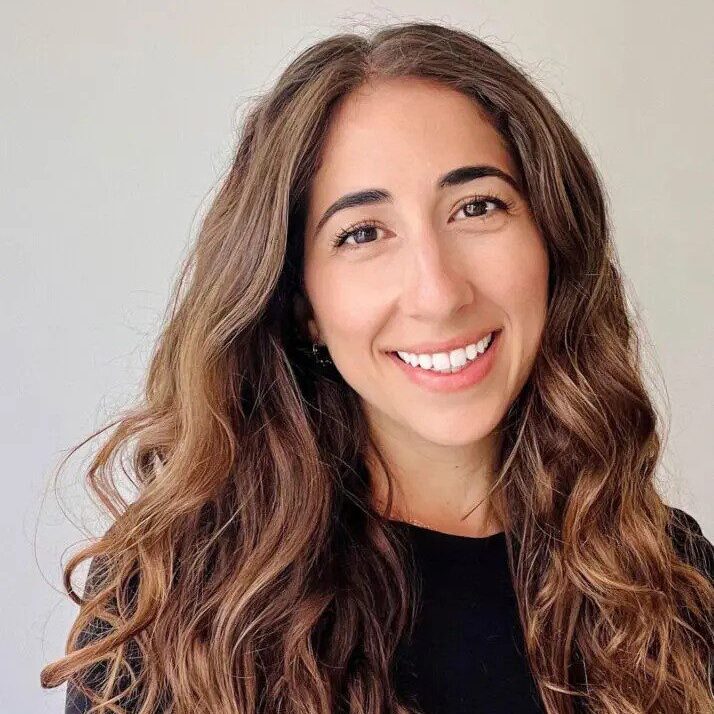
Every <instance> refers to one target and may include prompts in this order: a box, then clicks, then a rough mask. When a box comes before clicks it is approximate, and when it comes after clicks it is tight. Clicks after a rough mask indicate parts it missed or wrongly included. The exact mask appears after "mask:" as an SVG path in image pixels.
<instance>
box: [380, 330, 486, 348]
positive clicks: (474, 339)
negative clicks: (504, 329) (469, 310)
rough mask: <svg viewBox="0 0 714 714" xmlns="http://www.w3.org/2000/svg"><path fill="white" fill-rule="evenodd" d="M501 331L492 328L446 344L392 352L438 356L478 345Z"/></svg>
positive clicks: (420, 344)
mask: <svg viewBox="0 0 714 714" xmlns="http://www.w3.org/2000/svg"><path fill="white" fill-rule="evenodd" d="M499 331H500V330H499V328H497V327H491V328H489V329H487V330H482V331H481V332H477V333H471V334H469V335H465V336H463V337H454V338H453V339H451V340H446V342H420V343H419V344H417V345H412V346H411V347H400V348H399V349H398V350H391V351H392V352H411V353H412V354H436V353H437V352H448V351H450V350H455V349H456V348H457V347H465V346H466V345H470V344H476V343H478V342H480V341H481V340H482V339H483V338H484V337H486V335H489V334H490V333H491V332H493V333H494V334H495V333H496V332H499Z"/></svg>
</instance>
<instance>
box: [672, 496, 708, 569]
mask: <svg viewBox="0 0 714 714" xmlns="http://www.w3.org/2000/svg"><path fill="white" fill-rule="evenodd" d="M668 508H669V515H670V518H669V522H668V524H667V532H668V534H669V536H670V538H671V539H672V544H673V545H674V549H675V551H676V552H677V555H678V556H679V558H680V559H681V560H683V561H684V562H686V563H688V564H690V565H693V566H694V567H695V568H697V569H698V570H699V571H700V572H701V573H702V574H703V575H706V576H707V577H708V578H709V580H711V581H712V583H714V545H712V543H711V542H710V541H709V539H708V538H707V537H706V536H705V535H704V533H703V532H702V528H701V526H700V525H699V523H698V522H697V520H696V519H695V518H694V516H692V515H691V514H689V513H687V512H686V511H684V510H682V509H681V508H675V507H674V506H668Z"/></svg>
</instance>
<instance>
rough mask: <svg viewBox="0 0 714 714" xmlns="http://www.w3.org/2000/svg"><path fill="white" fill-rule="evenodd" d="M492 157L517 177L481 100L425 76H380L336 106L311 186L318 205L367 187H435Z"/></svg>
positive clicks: (490, 161)
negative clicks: (455, 171)
mask: <svg viewBox="0 0 714 714" xmlns="http://www.w3.org/2000/svg"><path fill="white" fill-rule="evenodd" d="M469 163H471V164H480V163H487V164H492V165H494V166H498V167H499V168H501V169H503V170H504V171H506V172H508V173H510V174H511V175H512V176H515V166H514V165H513V160H512V158H511V156H510V154H509V152H508V150H507V148H506V146H505V144H504V141H503V138H502V137H501V136H500V134H499V133H498V132H497V131H496V130H495V129H494V128H493V127H492V126H491V124H490V123H489V122H488V120H487V119H486V118H485V116H484V114H483V110H482V109H481V108H480V107H479V105H478V104H477V103H476V101H475V100H473V99H471V98H470V97H468V96H466V95H464V94H462V93H461V92H457V91H455V90H453V89H450V88H449V87H446V86H444V85H441V84H438V83H436V82H433V81H430V80H424V79H421V78H399V79H388V80H380V81H379V82H378V83H376V84H370V85H363V86H362V87H360V88H359V89H357V90H355V91H354V92H352V93H350V94H348V95H347V96H345V97H343V99H342V100H341V101H340V103H339V104H338V105H337V106H336V108H335V109H334V111H333V114H332V117H331V120H330V123H329V126H328V130H327V132H326V135H325V138H324V140H323V145H322V148H321V152H320V163H319V167H318V170H317V172H316V173H315V175H314V177H313V180H312V184H311V191H310V206H311V209H312V210H320V208H321V207H324V206H325V205H326V204H327V203H328V202H329V201H331V200H333V199H334V198H335V197H337V196H339V195H341V194H342V193H345V192H347V191H350V190H357V189H360V188H364V187H366V186H383V187H384V188H391V189H394V190H395V192H396V193H398V192H399V188H400V187H401V188H402V189H404V190H407V189H411V188H413V189H415V190H418V189H422V188H423V189H425V190H433V188H434V182H435V181H436V178H437V177H438V176H441V175H442V174H444V173H446V172H447V171H449V170H451V169H453V168H455V167H457V166H462V165H465V164H469Z"/></svg>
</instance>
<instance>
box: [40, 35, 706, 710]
mask: <svg viewBox="0 0 714 714" xmlns="http://www.w3.org/2000/svg"><path fill="white" fill-rule="evenodd" d="M394 77H419V78H427V79H430V80H433V81H435V82H439V83H441V84H442V85H445V86H447V87H450V88H452V89H454V90H456V91H459V92H462V93H464V94H465V95H467V96H468V97H471V98H472V99H473V100H475V101H476V102H477V103H478V105H479V106H480V107H481V108H482V109H483V110H484V112H485V113H486V115H487V116H488V117H489V119H490V121H492V123H493V126H494V127H495V128H496V129H497V130H498V131H499V132H500V134H501V136H502V137H503V139H504V140H505V141H506V143H507V145H508V147H509V150H510V151H511V153H512V156H513V158H514V160H515V162H516V165H517V166H518V168H519V171H520V172H521V177H522V182H523V186H524V188H525V191H526V196H527V200H528V203H529V206H530V209H531V211H532V214H533V217H534V220H535V222H536V224H537V226H538V228H539V229H540V231H541V233H542V235H543V237H544V239H545V241H546V245H547V250H548V256H549V265H550V274H549V282H548V311H547V317H546V325H545V327H544V332H543V335H542V344H541V346H540V350H539V353H538V355H537V358H536V360H535V362H534V366H533V369H532V373H531V375H530V376H529V379H528V381H527V383H526V384H525V386H524V387H523V389H522V391H521V392H520V393H519V394H518V396H517V398H516V399H515V400H514V401H513V403H512V404H511V405H510V406H509V409H508V413H507V414H505V415H504V417H503V420H502V423H501V424H500V426H499V429H500V430H501V432H502V436H503V438H502V439H501V443H500V446H499V449H500V451H499V455H498V463H497V466H498V471H497V475H496V476H497V477H496V479H495V481H494V483H493V489H492V491H491V494H490V495H491V500H492V503H493V508H494V509H495V511H496V512H497V513H498V515H499V518H500V521H501V523H503V524H504V526H505V531H506V536H507V551H508V559H509V568H510V570H511V574H512V579H513V585H514V589H515V592H516V595H517V599H518V606H519V613H520V618H521V625H522V628H523V633H524V637H525V644H526V653H525V654H526V655H527V658H528V661H529V664H530V667H531V670H532V673H533V675H534V677H535V680H536V682H537V686H538V688H539V692H540V695H541V697H542V701H543V703H544V706H545V709H546V711H547V712H548V714H567V713H571V712H573V711H574V707H575V706H576V705H577V706H580V705H582V706H583V707H586V710H587V711H589V712H598V713H601V712H602V713H605V712H607V713H608V714H640V713H644V712H648V713H649V714H655V713H661V714H665V713H667V714H672V713H673V712H692V713H693V712H704V711H708V710H709V706H710V705H711V703H712V698H711V690H710V685H709V676H710V674H709V670H708V664H709V660H708V657H709V643H710V642H711V639H712V624H711V620H710V619H709V615H708V613H710V612H711V610H712V604H713V603H714V597H713V595H714V593H713V588H712V585H711V583H710V582H709V581H708V579H707V578H706V577H705V576H704V575H703V574H701V573H700V572H699V571H698V569H697V568H695V567H694V566H693V565H692V564H691V563H687V562H686V561H685V560H684V559H680V558H679V557H678V555H677V552H676V550H675V548H674V547H673V544H672V541H671V539H670V537H669V530H668V527H669V518H670V516H669V510H668V506H667V505H666V504H665V503H664V501H663V499H662V498H661V497H660V496H659V495H658V493H657V491H656V487H655V486H656V484H655V481H654V474H655V467H656V465H657V463H658V461H659V459H660V452H661V450H662V446H661V437H660V435H659V433H658V432H659V422H660V421H661V420H660V417H659V416H658V414H657V411H656V409H655V407H654V406H653V403H652V402H651V400H650V398H649V396H648V394H647V391H646V388H645V386H644V382H643V376H642V366H641V354H640V352H641V347H640V343H641V338H640V337H638V335H637V332H636V330H635V320H634V318H633V316H632V315H631V314H630V313H631V310H630V308H629V307H628V305H627V302H626V296H625V291H624V288H623V280H622V277H621V269H620V268H619V267H618V260H617V256H616V253H615V250H614V247H613V243H612V239H611V229H610V226H609V218H608V214H607V206H606V202H605V198H604V191H603V188H602V183H601V180H600V178H599V176H598V173H597V171H596V168H595V166H594V164H593V161H592V160H591V158H590V157H589V155H588V153H587V151H586V150H585V148H584V147H583V145H582V143H581V142H580V141H579V140H578V139H577V138H576V136H575V135H574V133H573V131H572V130H571V129H570V128H569V127H568V126H567V124H566V123H565V121H564V120H563V119H562V118H561V117H560V116H559V115H558V113H557V111H556V110H555V109H554V107H553V106H552V105H551V103H550V102H549V101H548V100H547V99H546V97H545V96H544V94H543V93H542V92H541V91H540V90H539V89H538V88H537V87H536V86H535V85H534V83H533V81H532V80H531V79H529V77H528V76H527V73H526V72H525V71H524V70H523V69H521V68H519V67H518V66H517V65H516V64H514V63H513V62H512V61H510V60H507V59H506V58H504V56H502V55H501V54H500V53H499V52H497V51H496V50H494V49H493V48H492V47H490V46H489V45H488V44H486V43H484V42H483V41H481V40H480V39H477V38H476V37H474V36H472V35H470V34H468V33H466V32H464V31H461V30H458V29H455V28H451V27H448V26H445V25H443V24H437V23H430V22H418V23H400V24H394V25H389V26H383V27H380V28H376V29H373V30H372V31H371V32H370V33H369V34H368V35H365V36H363V35H359V34H352V33H344V34H337V35H335V36H332V37H329V38H327V39H325V40H322V41H320V42H317V43H316V44H314V45H312V46H311V47H309V48H308V49H306V50H305V51H303V52H301V53H300V54H299V55H298V56H297V57H296V58H295V59H294V61H292V62H291V63H290V64H289V66H288V67H287V68H286V69H285V71H284V72H283V73H282V74H281V76H280V77H279V79H278V80H277V82H276V83H275V85H274V87H273V88H272V89H270V90H269V91H268V92H266V93H265V94H264V95H262V96H260V97H258V98H255V99H254V101H253V102H252V103H251V106H250V107H249V108H248V110H247V111H246V114H245V121H244V122H243V123H242V126H241V129H240V137H239V141H238V145H237V150H236V152H235V156H234V160H233V161H232V165H231V167H230V169H229V171H228V172H227V175H226V176H225V177H223V178H222V180H221V183H220V186H219V190H218V191H217V193H216V196H215V198H214V200H213V202H212V203H211V206H210V208H209V210H208V212H207V213H206V215H205V218H204V219H203V221H202V223H201V226H200V231H199V234H198V236H197V240H196V242H195V244H193V245H192V247H191V251H190V254H189V255H188V257H187V259H186V261H185V264H184V265H183V268H182V272H181V275H180V279H179V281H178V282H177V284H176V286H175V288H174V291H173V293H172V296H171V304H170V306H169V307H170V309H169V310H168V313H167V316H166V319H165V321H164V325H163V329H162V331H161V334H160V337H159V340H158V342H157V343H156V346H155V350H154V352H153V354H152V359H151V363H150V366H149V369H148V373H147V379H146V383H145V390H144V391H143V393H142V397H141V400H140V401H141V403H140V404H138V405H135V406H132V407H131V408H130V409H127V410H124V411H123V412H122V414H121V416H120V417H119V418H118V419H116V420H114V421H112V422H111V423H110V424H108V425H107V426H105V427H103V428H102V429H100V430H98V431H96V432H94V434H92V435H91V436H90V437H88V439H86V440H84V441H83V442H82V443H80V444H79V445H78V446H76V447H75V449H74V450H76V449H78V448H80V447H81V446H82V445H83V444H85V443H87V441H89V439H92V438H94V437H96V436H98V435H99V434H102V433H104V432H105V431H107V430H111V432H110V436H109V438H108V439H107V440H106V441H105V442H104V443H103V446H102V447H101V448H100V449H99V450H98V452H97V454H96V456H95V457H94V458H93V460H92V462H91V465H90V467H89V469H88V472H87V475H86V478H87V482H88V486H89V488H91V491H92V492H93V493H94V494H96V495H97V496H98V498H99V499H100V501H101V503H102V504H103V506H104V507H105V508H106V509H107V510H108V512H109V514H111V519H112V524H111V526H110V527H109V528H108V529H107V531H106V532H105V533H104V534H103V535H102V536H101V537H99V538H97V539H95V540H94V541H91V542H90V544H89V545H86V546H85V547H83V549H82V550H81V551H80V552H78V553H77V554H76V555H74V556H73V557H72V558H71V559H69V561H68V562H67V564H66V566H65V568H64V586H65V588H66V590H67V593H68V595H69V597H70V598H71V599H72V600H73V601H74V602H75V603H77V604H79V605H80V606H81V607H80V610H79V615H78V617H77V619H76V621H75V622H74V624H73V626H72V628H71V631H70V633H69V636H68V641H67V648H66V655H65V656H64V657H62V658H61V659H59V660H58V661H55V662H53V663H51V664H48V665H47V666H45V667H44V668H43V670H42V673H41V682H42V685H43V686H44V687H55V686H58V685H60V684H62V683H63V682H65V681H68V680H69V681H71V682H73V683H74V684H75V685H76V686H77V687H78V688H81V689H82V690H83V691H85V693H86V694H87V695H88V696H90V697H91V699H92V702H93V703H95V704H96V705H97V708H96V711H98V712H99V711H112V712H124V711H126V710H128V709H129V704H130V703H131V706H132V707H133V709H131V711H136V712H140V713H141V714H148V713H149V712H156V711H163V712H171V713H178V712H181V713H184V712H191V713H192V714H194V713H204V712H205V713H208V712H210V713H211V714H219V713H221V712H224V713H226V714H229V713H230V714H235V712H241V713H242V714H250V713H252V712H268V713H270V714H308V713H309V714H328V713H329V714H333V713H335V712H349V713H350V714H352V713H355V714H356V713H359V714H378V713H380V712H397V713H399V714H406V713H407V712H413V711H417V710H416V709H413V708H409V707H408V706H406V704H405V703H403V702H402V701H400V698H399V695H398V693H396V692H395V691H394V685H393V683H392V674H393V660H394V655H395V652H396V648H397V645H398V643H399V641H400V639H401V638H402V637H404V636H407V635H408V634H409V633H410V631H411V629H410V628H411V624H412V623H413V621H414V620H413V615H414V608H415V606H416V603H417V597H418V595H417V594H416V588H415V587H414V586H413V585H414V581H413V578H412V575H413V573H412V571H411V568H412V566H413V561H411V560H410V558H409V557H408V549H407V548H406V547H405V542H404V541H403V540H402V539H400V537H399V535H398V534H397V533H396V529H393V528H392V527H390V520H389V519H388V518H387V517H385V513H384V512H382V511H381V510H379V509H377V508H376V507H375V506H374V505H373V504H372V502H371V499H370V471H369V469H368V468H367V454H368V453H369V449H370V446H371V447H372V448H375V446H374V444H373V443H372V439H371V437H370V434H369V433H368V432H367V430H366V429H365V426H364V425H365V423H366V420H365V418H364V413H363V411H362V406H361V402H360V400H359V398H358V395H357V394H356V393H355V392H354V390H352V389H351V388H350V387H349V385H348V384H347V383H346V382H345V381H344V379H343V378H342V377H341V376H340V374H339V373H337V372H336V370H335V369H334V366H333V367H330V366H328V367H321V366H320V365H318V364H316V363H315V362H314V361H313V360H312V358H311V356H310V354H309V352H307V351H306V348H307V347H309V343H308V342H307V333H306V332H305V326H304V324H303V320H302V319H301V313H300V312H299V311H297V310H296V309H295V305H296V299H298V298H296V296H300V295H302V287H303V286H302V280H301V277H302V259H303V225H304V219H305V207H306V195H307V192H308V190H309V187H310V181H311V176H312V175H313V174H314V171H315V169H316V166H317V164H318V161H319V157H320V150H321V140H322V139H323V137H324V136H325V134H326V127H327V125H328V122H329V121H330V117H331V113H332V109H333V108H334V106H335V104H336V102H338V101H339V100H340V99H341V98H342V97H344V96H345V95H347V94H348V93H349V92H351V91H353V90H355V89H357V88H358V87H360V85H362V84H363V83H365V82H370V81H373V80H379V79H380V78H394ZM74 450H73V451H74ZM73 451H72V452H70V455H71V453H73ZM383 463H384V462H383ZM118 464H119V465H118ZM120 470H121V471H123V472H124V474H126V475H128V477H129V478H130V480H131V482H132V483H133V484H134V485H135V486H136V488H137V497H136V499H135V500H133V501H131V502H129V501H127V499H125V498H124V497H123V496H122V494H121V489H120V487H119V486H120V485H119V484H118V483H117V481H116V476H117V474H118V472H119V471H120ZM387 475H388V476H389V472H388V471H387ZM390 483H391V477H390ZM390 493H391V491H390ZM390 500H391V496H390ZM389 507H390V504H388V506H387V511H388V509H389ZM90 559H91V568H90V576H89V579H88V580H87V585H86V587H85V589H84V593H83V595H81V596H80V595H79V594H78V593H77V592H76V591H75V589H74V587H73V585H72V580H71V578H72V574H73V573H74V571H75V569H76V568H77V566H78V565H80V564H81V563H82V562H84V561H86V560H90ZM87 633H95V634H97V635H98V636H97V637H88V636H87ZM100 663H103V665H104V668H103V669H102V670H101V672H102V678H101V681H99V680H97V681H96V682H94V685H93V686H91V687H90V686H89V683H90V682H91V681H92V673H94V674H95V675H96V673H97V671H99V670H98V669H97V667H98V666H99V664H100ZM95 679H96V676H95ZM100 705H103V706H100ZM93 711H94V709H93Z"/></svg>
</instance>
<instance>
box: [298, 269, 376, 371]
mask: <svg viewBox="0 0 714 714" xmlns="http://www.w3.org/2000/svg"><path fill="white" fill-rule="evenodd" d="M339 267H340V266H335V267H334V269H333V268H332V267H331V266H330V267H328V266H326V265H322V266H320V268H319V276H317V275H315V277H314V278H313V279H310V276H309V275H306V287H307V288H308V292H309V295H310V300H311V302H312V306H313V309H314V313H315V318H316V319H317V323H318V326H319V329H320V331H321V333H322V334H323V339H324V336H325V335H329V338H330V353H331V354H332V357H333V359H334V360H335V361H336V362H341V363H344V362H345V361H350V359H359V360H363V359H364V352H365V345H369V344H370V342H371V340H372V338H373V337H374V335H376V334H377V333H378V330H379V325H380V320H381V316H382V315H383V313H384V304H385V296H384V291H383V290H379V289H375V288H372V287H370V286H369V284H368V283H366V282H365V281H364V280H361V279H360V280H356V279H355V273H354V271H352V272H350V271H349V270H340V269H339ZM308 281H309V284H308Z"/></svg>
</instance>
